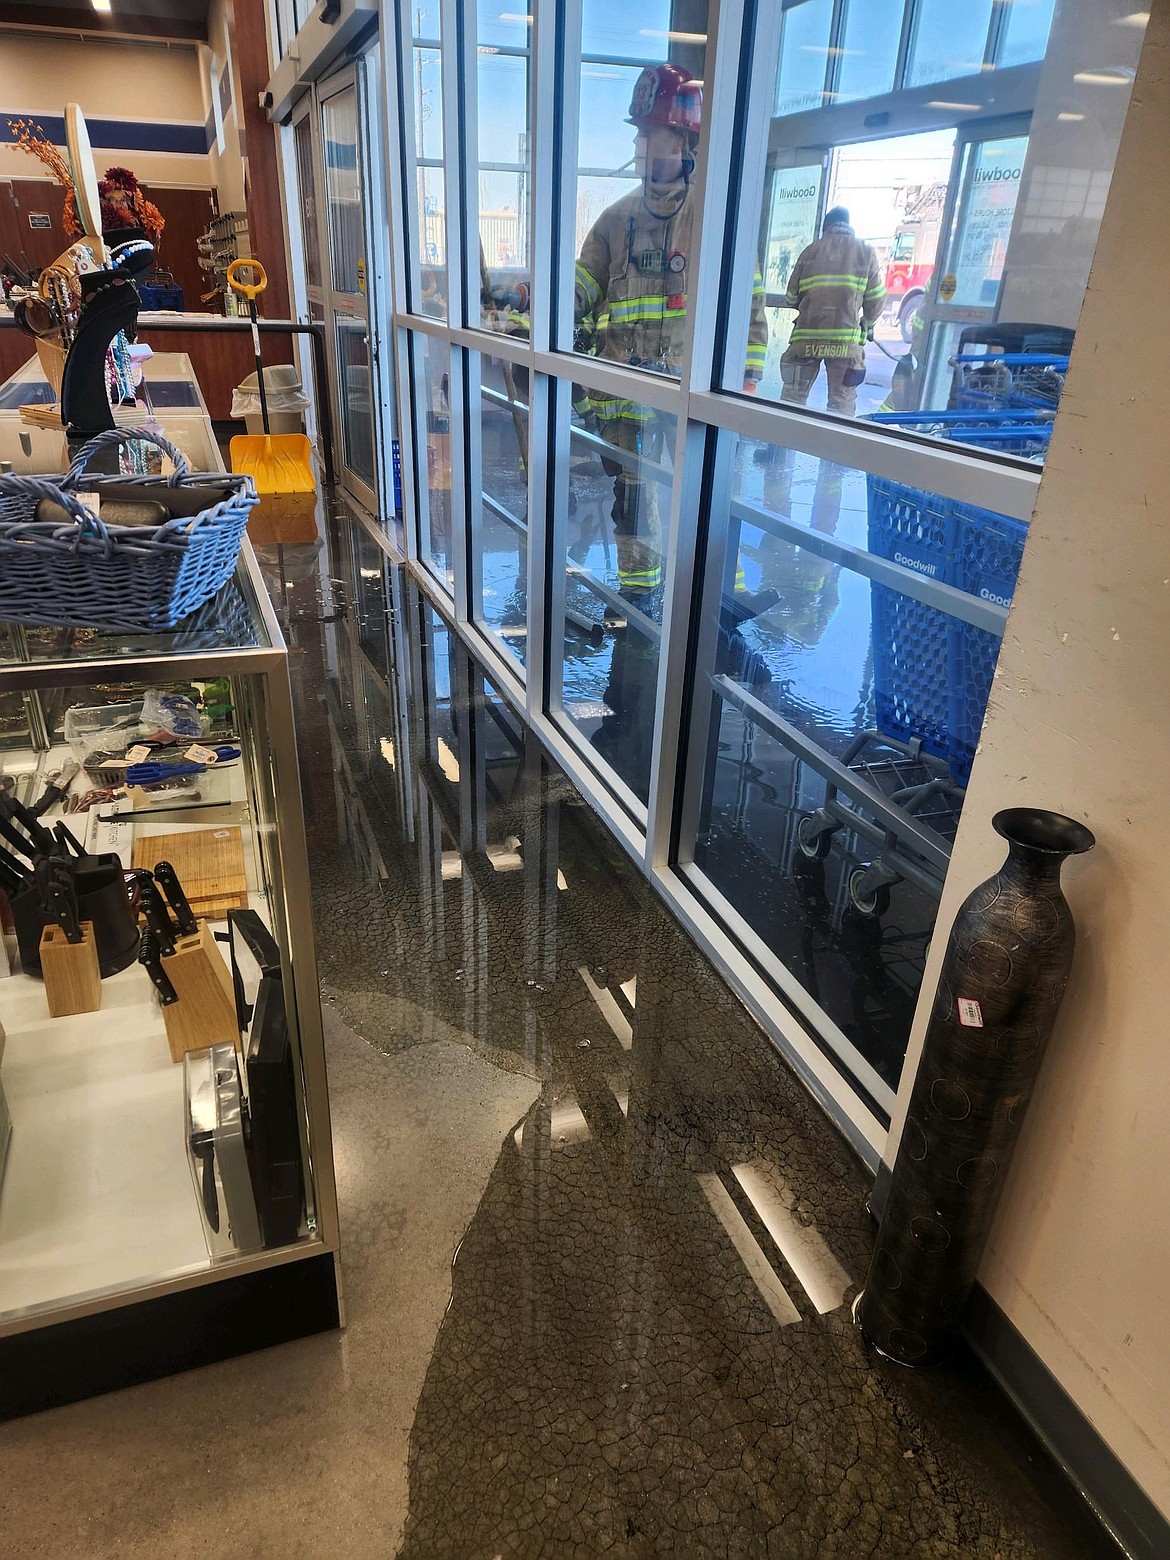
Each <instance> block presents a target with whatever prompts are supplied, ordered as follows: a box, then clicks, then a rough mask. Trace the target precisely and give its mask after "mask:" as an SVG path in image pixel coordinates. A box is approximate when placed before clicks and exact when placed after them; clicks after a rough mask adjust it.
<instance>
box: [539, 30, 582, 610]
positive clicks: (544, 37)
mask: <svg viewBox="0 0 1170 1560" xmlns="http://www.w3.org/2000/svg"><path fill="white" fill-rule="evenodd" d="M528 41H529V45H530V51H531V60H530V64H529V69H528V94H529V105H528V158H529V173H528V270H529V278H530V288H531V294H532V296H531V297H530V298H529V301H528V318H529V322H530V324H529V332H530V337H531V345H532V347H533V348H534V349H535V350H536V351H540V352H547V351H548V350H549V344H550V341H551V339H552V337H551V319H552V316H551V308H552V300H553V297H554V296H555V295H556V293H557V290H558V289H557V286H556V277H555V275H554V267H555V265H556V263H557V257H558V255H559V254H560V249H559V247H558V243H557V233H556V223H555V221H554V220H553V217H554V213H555V212H556V210H557V202H558V199H559V195H560V192H559V187H558V183H557V134H558V128H559V127H558V123H557V118H556V115H557V103H558V97H559V95H560V94H561V93H562V92H563V90H564V85H565V84H564V80H563V73H562V72H561V71H559V70H558V61H557V7H556V6H555V5H549V4H547V0H546V3H544V4H540V5H534V6H533V7H532V26H531V30H530V31H529V34H528ZM537 211H540V212H541V213H544V214H547V220H542V221H540V222H537V221H536V220H535V213H536V212H537ZM575 226H576V224H575V223H574V229H575ZM573 258H574V259H576V256H574V257H573ZM537 277H539V278H540V281H539V282H537ZM529 442H530V444H531V442H532V441H531V439H530V440H529ZM529 599H530V600H531V597H530V598H529Z"/></svg>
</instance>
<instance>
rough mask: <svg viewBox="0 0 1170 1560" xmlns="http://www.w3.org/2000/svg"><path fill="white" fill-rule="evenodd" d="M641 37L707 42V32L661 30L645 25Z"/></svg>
mask: <svg viewBox="0 0 1170 1560" xmlns="http://www.w3.org/2000/svg"><path fill="white" fill-rule="evenodd" d="M638 37H639V38H669V39H670V41H671V43H706V41H707V34H706V33H684V32H659V31H657V30H656V29H655V28H653V27H643V28H641V29H640V30H639V32H638Z"/></svg>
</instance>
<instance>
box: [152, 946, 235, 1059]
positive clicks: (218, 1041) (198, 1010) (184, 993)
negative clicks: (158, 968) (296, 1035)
mask: <svg viewBox="0 0 1170 1560" xmlns="http://www.w3.org/2000/svg"><path fill="white" fill-rule="evenodd" d="M162 967H163V971H164V973H165V975H166V977H167V979H168V980H169V981H170V983H171V985H172V986H173V987H174V988H175V995H176V996H177V997H178V999H179V1000H178V1001H177V1002H172V1003H171V1004H170V1005H169V1006H168V1007H164V1008H163V1010H162V1011H163V1019H164V1021H165V1023H166V1026H167V1044H168V1045H169V1046H170V1048H171V1061H172V1062H181V1061H182V1060H183V1056H184V1054H185V1053H186V1052H187V1051H202V1050H204V1049H205V1047H207V1046H209V1045H222V1044H224V1043H226V1042H227V1041H230V1042H231V1043H232V1044H233V1045H234V1046H235V1048H236V1050H237V1051H238V1050H239V1049H240V1029H239V1025H238V1023H237V1022H236V994H235V991H234V989H233V987H232V975H231V971H230V970H229V969H228V967H227V963H226V961H225V960H224V956H223V954H222V953H220V951H219V947H218V945H217V944H216V941H215V938H214V937H213V936H212V934H211V932H210V931H209V930H208V928H207V926H206V924H204V925H202V926H200V928H199V930H198V931H197V932H192V933H191V935H190V937H180V938H178V939H177V941H176V942H175V951H174V953H173V954H172V955H171V957H170V958H169V959H164V960H163V961H162Z"/></svg>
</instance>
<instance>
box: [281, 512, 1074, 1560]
mask: <svg viewBox="0 0 1170 1560" xmlns="http://www.w3.org/2000/svg"><path fill="white" fill-rule="evenodd" d="M339 535H340V538H341V542H340V551H339V552H336V553H335V554H334V556H333V557H332V559H331V563H330V572H331V574H332V576H333V577H334V579H335V580H342V581H348V582H354V583H352V584H350V585H349V588H348V589H347V588H346V586H345V585H344V584H342V585H340V586H338V587H335V588H334V591H333V594H332V596H331V598H330V600H329V601H328V602H327V606H329V607H330V609H331V610H330V611H329V612H327V613H326V616H330V617H333V618H334V619H335V621H333V622H332V623H330V624H328V625H327V626H326V627H325V628H324V629H323V630H322V629H321V628H320V627H319V626H318V625H316V624H314V623H312V622H311V621H310V620H309V613H308V611H307V606H308V603H307V601H306V600H305V598H303V597H302V598H301V599H300V600H299V601H298V603H297V606H296V608H295V609H294V610H296V611H297V612H298V613H299V614H301V616H300V617H299V620H298V621H297V622H296V626H295V632H296V637H297V639H298V640H299V642H300V652H301V672H300V676H299V696H300V700H301V713H300V716H299V718H300V720H301V723H302V731H303V732H304V731H305V730H306V729H307V728H312V730H313V733H314V737H313V740H312V741H311V742H310V743H308V744H306V743H305V742H304V740H302V750H306V748H307V750H308V751H309V752H311V755H312V757H311V761H310V762H309V764H308V767H307V772H306V788H307V800H308V805H309V812H310V830H309V832H310V851H311V857H312V873H313V881H314V892H315V906H314V908H315V920H316V925H317V935H318V950H319V958H320V965H321V977H322V983H323V989H324V991H325V993H326V997H327V1003H328V1005H329V1007H330V1009H331V1011H332V1012H333V1013H334V1014H335V1015H336V1016H337V1017H338V1018H339V1019H340V1020H341V1021H342V1022H343V1023H344V1024H345V1025H346V1026H347V1027H348V1028H350V1029H352V1030H353V1031H354V1032H356V1033H357V1034H358V1035H360V1036H361V1037H362V1038H363V1039H364V1040H365V1041H366V1042H367V1043H368V1044H369V1046H370V1047H371V1048H372V1049H373V1050H374V1051H375V1052H382V1053H384V1054H386V1055H387V1056H389V1057H396V1056H400V1055H401V1054H402V1053H404V1052H408V1051H409V1050H411V1048H414V1047H427V1046H429V1045H431V1044H433V1043H434V1041H435V1039H436V1038H437V1037H440V1036H450V1035H458V1036H460V1037H461V1040H462V1043H464V1044H466V1045H468V1046H470V1047H471V1048H472V1050H473V1051H475V1052H476V1053H477V1054H478V1055H479V1056H480V1057H481V1058H482V1059H483V1060H484V1061H486V1062H487V1063H489V1064H490V1065H491V1066H492V1067H493V1068H495V1069H497V1070H498V1071H499V1072H500V1073H501V1074H502V1075H504V1076H507V1077H512V1078H517V1077H519V1078H524V1079H528V1080H530V1083H531V1088H532V1094H533V1103H532V1105H531V1107H530V1108H529V1109H528V1110H527V1111H526V1112H525V1113H524V1114H523V1115H522V1116H521V1117H520V1118H519V1119H518V1120H517V1121H516V1122H515V1124H514V1127H513V1128H512V1129H511V1130H509V1131H508V1132H507V1133H506V1135H504V1137H503V1138H502V1140H501V1142H500V1145H499V1152H498V1156H497V1158H496V1160H495V1164H494V1167H493V1169H492V1171H491V1173H490V1176H489V1179H488V1182H487V1186H486V1190H485V1192H484V1194H483V1196H482V1198H481V1200H480V1201H479V1204H478V1206H477V1208H476V1211H475V1213H474V1215H473V1216H472V1218H471V1220H470V1223H469V1225H468V1228H467V1230H466V1233H465V1234H464V1236H463V1239H462V1241H461V1243H460V1244H459V1247H458V1252H457V1254H454V1253H453V1255H454V1256H455V1261H454V1267H453V1275H452V1293H451V1301H450V1306H449V1308H448V1310H447V1312H446V1315H445V1317H444V1319H443V1323H442V1326H441V1328H440V1329H439V1332H438V1336H437V1338H436V1339H435V1342H434V1347H433V1350H432V1352H431V1355H430V1358H429V1361H428V1363H427V1367H426V1372H425V1379H424V1381H423V1384H422V1389H421V1394H420V1397H419V1400H418V1405H417V1409H416V1411H415V1414H414V1418H413V1425H412V1428H411V1434H410V1452H409V1505H408V1511H407V1514H406V1522H405V1529H404V1537H403V1543H402V1548H401V1553H402V1554H403V1555H406V1556H419V1557H423V1556H433V1555H469V1556H474V1555H484V1556H493V1555H503V1554H516V1555H537V1554H551V1555H559V1554H566V1555H568V1554H581V1555H593V1554H598V1553H618V1554H630V1555H642V1554H653V1553H670V1554H695V1555H705V1554H710V1555H739V1554H743V1555H749V1554H777V1555H785V1556H805V1555H807V1556H810V1557H812V1556H829V1555H850V1556H859V1555H883V1556H900V1555H923V1556H926V1555H930V1556H935V1555H937V1556H943V1555H947V1556H950V1555H954V1556H960V1555H962V1556H984V1555H985V1556H987V1557H989V1560H991V1557H993V1556H1003V1557H1007V1556H1009V1555H1021V1556H1022V1555H1032V1554H1036V1555H1044V1556H1063V1555H1074V1554H1084V1553H1088V1552H1092V1551H1093V1550H1094V1549H1095V1548H1096V1544H1095V1535H1094V1533H1093V1532H1092V1530H1091V1529H1089V1528H1088V1527H1087V1526H1086V1525H1085V1524H1084V1523H1083V1521H1082V1519H1081V1517H1080V1515H1079V1512H1078V1510H1077V1508H1076V1507H1075V1505H1074V1504H1073V1502H1072V1501H1071V1500H1070V1498H1069V1496H1068V1493H1067V1492H1066V1491H1065V1490H1064V1488H1063V1486H1062V1485H1060V1483H1059V1481H1057V1480H1056V1479H1055V1478H1054V1477H1052V1476H1051V1473H1050V1470H1048V1469H1047V1468H1046V1466H1045V1465H1044V1463H1043V1461H1042V1459H1040V1458H1039V1456H1038V1454H1037V1451H1036V1448H1035V1447H1034V1445H1033V1444H1032V1443H1031V1442H1030V1440H1029V1439H1028V1438H1027V1436H1026V1435H1025V1434H1024V1433H1023V1432H1022V1430H1021V1429H1020V1427H1019V1426H1018V1424H1017V1423H1016V1421H1015V1420H1014V1419H1013V1417H1012V1415H1011V1414H1010V1412H1009V1411H1008V1410H1007V1408H1006V1405H1005V1404H1004V1403H1003V1400H1002V1399H1001V1398H1000V1397H999V1396H998V1394H997V1393H996V1392H995V1391H994V1389H993V1388H992V1387H991V1386H990V1384H989V1383H988V1381H987V1380H986V1378H985V1377H984V1376H983V1375H982V1373H981V1372H980V1371H979V1369H978V1368H977V1367H976V1366H975V1364H974V1363H973V1362H972V1361H970V1360H969V1359H967V1358H966V1357H960V1358H959V1359H957V1360H956V1362H955V1363H954V1364H953V1365H952V1366H951V1367H949V1368H947V1369H945V1370H942V1371H938V1372H934V1373H931V1374H929V1375H922V1376H918V1375H914V1374H911V1373H907V1372H905V1371H902V1370H899V1369H898V1368H896V1367H893V1366H890V1365H888V1364H885V1363H884V1362H882V1361H880V1360H878V1359H876V1358H874V1357H872V1356H870V1355H869V1354H868V1353H867V1351H866V1350H865V1349H864V1347H863V1345H862V1343H861V1340H860V1338H859V1335H858V1334H857V1332H856V1330H855V1328H854V1327H853V1325H852V1322H851V1320H850V1303H851V1301H852V1300H853V1298H854V1297H855V1296H856V1293H857V1290H858V1286H859V1281H860V1279H861V1278H862V1276H863V1274H864V1271H865V1267H866V1263H867V1261H868V1255H869V1250H870V1244H871V1225H870V1221H869V1218H868V1215H867V1213H866V1209H865V1197H866V1193H867V1190H868V1178H867V1176H866V1174H865V1173H864V1171H863V1169H862V1167H861V1166H860V1165H859V1164H858V1163H857V1161H856V1160H855V1159H854V1158H853V1156H852V1154H851V1152H850V1150H849V1149H848V1148H847V1147H846V1146H845V1145H844V1143H843V1142H842V1141H841V1139H840V1138H839V1137H838V1136H837V1135H836V1134H835V1132H834V1131H833V1129H832V1128H831V1127H830V1126H829V1125H828V1123H827V1121H826V1120H825V1118H824V1117H823V1116H822V1114H821V1113H820V1111H819V1110H818V1109H817V1107H816V1106H815V1105H814V1104H813V1103H812V1101H811V1100H810V1099H809V1097H808V1096H807V1094H806V1093H805V1092H804V1090H803V1089H802V1087H801V1086H800V1085H799V1084H797V1083H796V1081H795V1079H794V1078H793V1077H792V1076H791V1074H789V1073H788V1071H787V1070H786V1069H785V1068H784V1066H783V1065H782V1064H781V1062H780V1061H779V1060H778V1058H777V1056H776V1054H775V1052H774V1051H773V1049H772V1048H771V1046H770V1045H769V1043H768V1042H767V1040H766V1039H765V1037H764V1036H763V1035H762V1033H761V1032H760V1031H759V1030H758V1029H757V1028H756V1026H755V1025H754V1023H753V1022H752V1021H751V1020H750V1019H749V1018H748V1016H747V1014H746V1013H745V1011H744V1010H743V1009H742V1007H741V1006H740V1005H739V1003H738V1002H737V1001H736V999H735V998H734V997H733V996H732V995H731V994H730V992H729V991H728V990H727V988H726V987H725V986H724V985H723V983H722V982H721V980H720V979H719V978H718V977H717V976H716V975H715V973H714V972H713V971H712V970H711V968H710V967H709V966H708V965H707V963H706V962H705V960H704V959H703V958H701V957H700V955H699V954H698V953H697V951H696V950H695V949H694V947H693V946H692V945H691V943H690V942H689V939H688V938H687V937H686V936H685V934H684V933H683V932H682V931H681V929H680V928H679V927H678V926H677V925H676V924H675V923H674V922H673V920H672V919H671V917H670V916H669V915H668V914H667V913H666V911H665V910H664V909H663V908H662V907H661V906H660V904H659V903H658V901H657V900H656V898H655V897H654V896H653V894H652V893H651V892H650V891H649V889H648V887H647V885H646V884H645V883H644V881H643V880H642V879H641V878H640V876H639V875H638V874H637V873H636V871H635V870H634V868H633V867H632V866H631V865H629V864H628V863H627V861H626V860H625V858H624V856H622V854H621V853H620V851H619V850H618V847H617V846H616V844H614V842H613V841H612V840H611V839H610V837H609V836H608V834H607V832H606V830H605V829H604V827H603V826H602V825H601V824H600V822H599V821H598V820H597V819H596V818H595V817H594V815H593V814H592V813H591V812H590V811H589V809H588V808H587V807H586V806H585V805H584V803H583V802H582V800H581V798H580V797H579V796H578V795H577V793H576V792H575V791H574V789H573V787H572V786H571V784H570V783H569V782H568V781H567V780H566V778H565V777H564V776H563V775H562V774H560V773H559V772H557V771H556V770H555V769H553V768H552V767H551V766H550V765H549V764H548V762H547V761H546V759H545V758H544V756H543V755H542V753H541V751H540V749H539V747H538V745H537V744H536V742H535V740H534V738H533V737H532V736H531V735H530V734H526V733H525V731H524V730H523V728H522V726H521V724H520V722H519V720H518V719H517V717H516V716H515V715H514V714H513V713H512V711H511V710H510V709H509V707H508V706H507V705H506V704H505V702H504V701H503V700H502V698H501V697H500V695H499V694H498V692H497V691H496V690H495V689H494V688H493V687H492V685H491V683H490V681H489V680H488V679H487V678H486V677H485V675H484V673H483V671H482V669H480V668H479V667H478V666H477V665H476V663H475V662H473V661H472V660H471V659H469V657H468V656H467V655H466V653H465V651H464V650H463V649H462V648H461V645H460V643H459V641H458V640H457V639H456V638H455V636H454V635H453V634H452V633H451V632H450V631H449V630H448V629H447V627H446V626H445V624H444V623H443V621H442V619H441V618H440V617H438V615H437V614H436V613H435V612H434V611H433V609H432V608H431V607H429V606H428V605H427V604H426V603H425V602H424V601H423V600H421V599H420V598H419V597H418V595H417V593H416V592H415V590H414V588H413V587H412V586H411V585H410V584H409V583H408V582H407V581H405V580H404V579H403V578H402V577H401V575H399V574H397V573H396V572H395V571H393V570H392V569H387V570H386V571H385V575H384V579H383V581H382V582H380V584H379V589H380V588H382V585H383V584H384V585H387V586H388V587H389V590H390V594H391V598H392V600H390V601H388V602H387V606H388V607H389V608H390V610H389V612H388V613H387V611H386V610H385V608H383V607H381V606H380V604H379V599H378V591H377V590H376V589H375V588H374V587H373V584H372V581H371V577H372V576H373V575H374V574H375V573H376V572H377V571H376V570H375V569H372V568H370V567H369V564H370V557H369V550H368V546H366V545H364V544H363V546H362V548H361V556H360V557H358V556H355V553H354V547H355V535H354V533H352V532H350V531H349V530H348V528H346V527H342V529H341V531H340V532H339ZM355 565H356V566H355ZM356 588H360V590H361V600H358V601H355V599H354V598H355V589H356ZM383 628H384V629H385V637H384V638H383ZM404 684H408V685H409V687H408V689H405V688H404V686H403V685H404ZM433 1108H434V1110H435V1111H437V1112H440V1113H441V1110H442V1101H441V1099H437V1100H435V1101H434V1102H433ZM385 1195H386V1199H387V1204H388V1206H392V1205H393V1203H394V1200H395V1197H396V1189H395V1188H394V1187H393V1186H387V1187H386V1189H385Z"/></svg>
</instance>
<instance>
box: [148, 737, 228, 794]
mask: <svg viewBox="0 0 1170 1560" xmlns="http://www.w3.org/2000/svg"><path fill="white" fill-rule="evenodd" d="M213 751H214V753H215V757H216V761H217V762H218V763H226V762H227V760H228V759H232V758H239V756H240V749H239V748H238V747H232V746H230V744H228V743H224V744H222V745H221V746H219V747H217V748H215V749H214V750H213ZM207 767H208V766H207V765H206V764H193V763H189V762H188V763H179V764H164V763H162V762H161V761H160V760H158V759H151V760H150V761H149V762H148V763H145V764H131V765H130V766H129V768H128V769H127V770H126V784H127V785H157V784H158V783H159V781H161V780H182V779H183V778H184V777H185V776H187V775H202V774H206V773H207Z"/></svg>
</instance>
